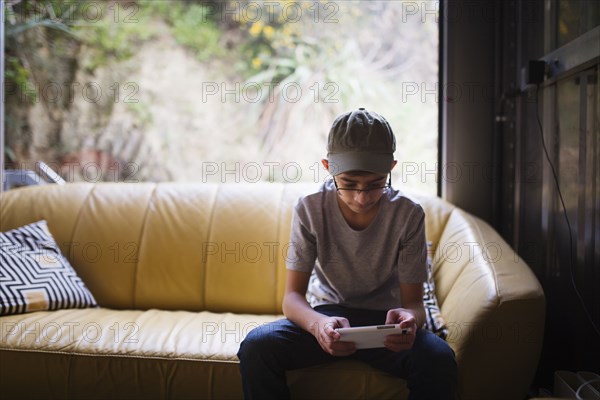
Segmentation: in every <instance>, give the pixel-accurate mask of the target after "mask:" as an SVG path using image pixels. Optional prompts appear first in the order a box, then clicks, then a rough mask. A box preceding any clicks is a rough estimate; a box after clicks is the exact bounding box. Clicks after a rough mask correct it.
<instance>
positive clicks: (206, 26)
mask: <svg viewBox="0 0 600 400" xmlns="http://www.w3.org/2000/svg"><path fill="white" fill-rule="evenodd" d="M138 4H139V6H140V9H142V10H143V11H144V13H146V14H148V15H152V16H158V17H161V18H162V19H163V20H164V21H165V22H167V24H169V26H170V27H171V32H172V34H173V36H174V37H175V40H176V41H177V43H179V44H180V45H182V46H185V47H186V48H188V49H189V50H191V51H193V52H194V53H195V56H196V59H197V60H198V61H205V60H208V59H210V58H212V57H220V56H223V54H224V50H223V47H222V46H221V45H220V38H221V29H220V28H219V26H218V25H217V23H216V21H215V17H214V15H215V13H214V12H213V9H212V8H211V6H209V5H207V4H203V3H202V2H194V1H185V2H181V1H156V0H143V1H139V2H138Z"/></svg>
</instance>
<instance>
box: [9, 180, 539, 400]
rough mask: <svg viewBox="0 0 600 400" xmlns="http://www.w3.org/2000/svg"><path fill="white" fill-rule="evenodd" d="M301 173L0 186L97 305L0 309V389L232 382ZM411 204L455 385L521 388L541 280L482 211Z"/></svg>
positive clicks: (87, 393) (278, 286)
mask: <svg viewBox="0 0 600 400" xmlns="http://www.w3.org/2000/svg"><path fill="white" fill-rule="evenodd" d="M315 188H316V185H314V184H310V185H305V184H276V183H264V184H263V183H257V184H220V185H219V184H217V185H211V184H174V183H161V184H149V183H148V184H146V183H136V184H133V183H131V184H130V183H127V184H123V183H121V184H117V183H115V184H112V183H98V184H91V183H88V184H67V185H62V186H59V185H46V186H41V187H29V188H20V189H13V190H11V191H8V192H6V193H4V194H3V195H2V196H1V197H0V231H6V230H9V229H13V228H16V227H19V226H22V225H25V224H28V223H32V222H35V221H38V220H41V219H45V220H46V221H47V222H48V226H49V228H50V231H51V232H52V234H53V235H54V237H55V239H56V240H57V242H58V244H59V246H60V248H61V250H62V252H63V253H64V254H65V255H66V256H67V258H68V259H69V261H70V262H71V264H72V265H73V267H74V268H75V269H76V271H77V272H78V274H79V275H80V277H81V278H82V279H83V280H84V282H85V283H86V285H87V287H88V288H89V289H90V290H91V292H92V293H93V295H94V296H95V298H96V300H97V301H98V303H99V304H100V305H101V307H100V308H93V309H91V308H88V309H67V310H59V311H38V312H34V313H29V314H21V315H12V316H5V317H2V318H0V334H1V337H0V388H1V389H0V390H1V392H2V397H3V398H77V399H79V398H126V399H132V398H144V399H150V398H161V399H163V398H164V399H166V398H169V399H180V398H197V399H200V398H213V399H226V398H232V399H238V398H241V397H242V391H241V384H240V377H239V372H238V365H237V359H236V352H237V350H238V346H239V344H240V342H241V340H242V339H243V337H244V336H245V335H246V334H247V333H248V331H249V330H250V329H252V328H253V327H255V326H258V325H260V324H262V323H265V322H267V321H271V320H273V319H275V318H279V317H280V316H281V300H282V295H283V290H284V281H285V274H286V270H285V265H284V263H285V254H286V249H287V246H288V240H289V239H288V235H289V228H290V218H291V211H292V208H293V204H294V202H295V200H296V199H297V198H298V196H299V195H301V194H303V193H307V192H309V191H312V190H314V189H315ZM411 197H413V198H415V199H416V200H417V201H419V202H420V203H421V204H422V205H423V207H424V209H425V211H426V215H427V217H426V223H427V236H428V240H431V241H432V242H433V245H434V256H433V260H434V262H433V268H434V278H435V283H436V286H437V287H436V293H437V296H438V300H439V302H440V304H441V310H442V313H443V316H444V318H445V320H446V322H447V325H448V328H449V332H450V335H449V338H448V341H449V343H450V345H451V346H452V348H453V349H454V351H455V352H456V357H457V361H458V365H459V375H460V377H459V388H458V397H459V398H460V399H473V400H482V399H486V400H489V399H502V400H512V399H514V400H518V399H523V398H525V395H526V392H527V389H528V386H529V384H530V382H531V380H532V378H533V375H534V372H535V369H536V366H537V362H538V356H539V353H540V349H541V345H542V336H543V327H544V310H545V305H544V295H543V291H542V289H541V287H540V285H539V283H538V281H537V279H536V278H535V276H534V275H533V274H532V272H531V271H530V269H529V268H528V266H527V265H526V264H525V263H524V262H523V261H521V260H520V259H519V257H518V256H517V255H516V254H515V253H514V252H513V251H512V250H511V248H510V247H509V246H508V245H507V244H506V243H505V242H504V241H503V240H502V239H501V238H500V236H499V235H498V234H497V233H496V232H495V231H494V230H493V229H491V228H490V226H488V225H487V224H486V223H484V222H483V221H481V220H479V219H477V218H475V217H473V216H471V215H469V214H467V213H466V212H464V211H462V210H460V209H458V208H456V207H454V206H452V205H451V204H448V203H447V202H444V201H442V200H440V199H438V198H435V197H428V196H422V195H413V196H411ZM288 381H289V385H290V387H291V392H292V395H293V397H294V398H310V399H316V398H326V399H330V400H331V399H353V398H361V399H386V398H390V399H391V398H393V399H404V398H406V397H407V395H408V390H407V388H406V384H405V382H404V381H403V380H401V379H398V378H394V377H391V376H389V375H386V374H384V373H382V372H379V371H376V370H373V369H371V368H370V367H368V366H366V365H363V364H360V363H356V362H339V363H334V364H331V365H323V366H318V367H314V368H307V369H303V370H298V371H293V372H290V373H289V379H288Z"/></svg>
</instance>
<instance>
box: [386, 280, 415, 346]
mask: <svg viewBox="0 0 600 400" xmlns="http://www.w3.org/2000/svg"><path fill="white" fill-rule="evenodd" d="M400 291H401V300H402V308H394V309H392V310H389V311H388V313H387V317H386V320H385V323H386V324H400V326H401V327H402V328H411V329H412V330H411V332H410V333H409V334H406V335H390V336H388V337H387V338H386V341H385V343H384V344H385V347H387V348H388V349H389V350H391V351H404V350H408V349H410V348H411V347H412V345H413V343H414V341H415V337H416V334H417V327H420V326H423V323H424V322H425V308H424V307H423V284H422V283H401V284H400Z"/></svg>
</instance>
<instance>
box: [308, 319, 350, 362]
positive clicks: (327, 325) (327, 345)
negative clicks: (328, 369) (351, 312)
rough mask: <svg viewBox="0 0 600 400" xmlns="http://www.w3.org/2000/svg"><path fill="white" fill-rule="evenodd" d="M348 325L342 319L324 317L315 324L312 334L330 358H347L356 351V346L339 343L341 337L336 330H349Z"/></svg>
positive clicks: (348, 343)
mask: <svg viewBox="0 0 600 400" xmlns="http://www.w3.org/2000/svg"><path fill="white" fill-rule="evenodd" d="M349 327H350V323H349V322H348V320H347V319H346V318H342V317H326V318H323V319H322V320H320V321H319V323H318V324H316V326H315V328H314V330H313V332H312V334H313V335H314V336H315V338H316V339H317V341H318V342H319V344H320V345H321V348H322V349H323V351H325V352H326V353H329V354H331V355H332V356H349V355H350V354H352V353H354V352H355V351H356V346H355V345H354V343H351V342H342V341H340V338H341V335H340V334H339V333H338V332H337V331H336V330H335V329H336V328H349Z"/></svg>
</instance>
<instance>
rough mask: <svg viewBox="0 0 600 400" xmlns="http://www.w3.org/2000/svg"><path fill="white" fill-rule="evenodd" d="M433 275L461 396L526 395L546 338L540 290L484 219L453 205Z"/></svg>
mask: <svg viewBox="0 0 600 400" xmlns="http://www.w3.org/2000/svg"><path fill="white" fill-rule="evenodd" d="M434 279H435V281H436V292H437V295H438V299H439V302H440V306H441V311H442V314H443V315H444V318H445V319H446V322H447V324H448V328H449V337H448V342H449V344H450V345H451V347H452V348H453V349H454V351H455V352H456V358H457V362H458V365H459V389H458V392H459V397H460V398H461V399H482V398H485V399H496V398H497V399H519V398H525V397H526V393H527V390H528V388H529V385H530V384H531V381H532V379H533V376H534V374H535V371H536V367H537V363H538V359H539V355H540V351H541V347H542V340H543V330H544V318H545V300H544V293H543V290H542V288H541V285H540V284H539V282H538V280H537V278H536V277H535V275H534V274H533V273H532V271H531V269H530V268H529V267H528V266H527V264H525V262H524V261H523V260H521V259H520V258H519V257H518V256H517V254H516V253H515V252H514V251H513V250H512V249H511V247H510V246H509V245H508V244H507V243H506V242H505V241H504V240H503V239H502V238H501V237H500V235H499V234H498V233H497V232H495V231H494V230H493V229H492V228H491V227H490V226H489V225H488V224H487V223H485V222H484V221H482V220H480V219H478V218H476V217H473V216H471V215H469V214H467V213H465V212H464V211H462V210H460V209H454V210H453V211H452V213H451V215H450V217H449V219H448V222H447V224H446V227H445V228H444V231H443V233H442V235H441V237H440V241H439V243H437V246H436V249H435V254H434Z"/></svg>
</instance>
